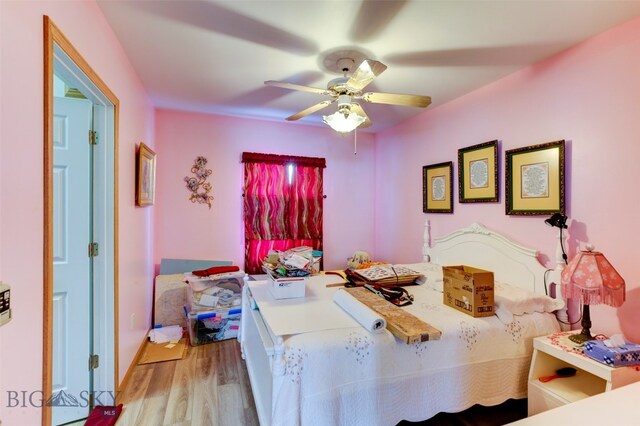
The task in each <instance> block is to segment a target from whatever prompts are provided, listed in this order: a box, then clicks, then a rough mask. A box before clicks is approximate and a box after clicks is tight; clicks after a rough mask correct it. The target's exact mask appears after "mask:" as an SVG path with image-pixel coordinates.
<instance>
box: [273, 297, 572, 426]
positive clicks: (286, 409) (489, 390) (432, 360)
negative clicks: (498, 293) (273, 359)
mask: <svg viewBox="0 0 640 426" xmlns="http://www.w3.org/2000/svg"><path fill="white" fill-rule="evenodd" d="M407 290H409V291H410V292H411V293H413V294H414V296H415V302H414V304H413V305H411V306H408V307H406V310H407V311H408V312H410V313H412V314H413V315H415V316H417V317H418V318H420V319H422V320H424V321H426V322H428V323H429V324H431V325H433V326H434V327H436V328H438V329H440V330H441V331H442V338H441V340H436V341H430V342H423V343H418V344H413V345H407V344H405V343H402V342H400V341H398V340H397V339H396V338H395V337H394V336H393V335H392V334H391V333H389V332H388V331H384V332H382V333H375V334H374V333H369V332H368V331H366V330H364V329H363V328H362V327H360V326H356V327H352V328H340V329H333V330H323V331H315V332H309V333H303V334H298V335H294V336H289V337H287V338H285V360H286V367H285V374H284V376H282V377H280V378H279V380H280V381H281V386H280V387H279V390H278V393H277V394H275V395H273V400H274V407H273V410H274V412H273V424H274V425H299V424H302V425H322V426H326V425H367V426H370V425H381V426H382V425H384V426H389V425H395V424H396V423H397V422H399V421H400V420H403V419H405V420H410V421H418V420H424V419H427V418H430V417H432V416H433V415H435V414H436V413H438V412H440V411H451V412H457V411H461V410H464V409H466V408H468V407H469V406H470V405H472V403H470V401H475V402H479V403H481V404H484V405H495V404H498V403H501V402H503V401H505V400H506V399H508V398H524V397H526V386H527V384H526V377H527V371H528V368H529V363H530V359H531V354H532V338H533V337H535V336H541V335H546V334H550V333H553V332H556V331H559V330H560V328H559V326H558V322H557V321H556V319H555V316H554V315H553V314H541V313H534V314H527V315H523V316H517V317H514V321H513V322H511V323H509V324H503V323H502V322H500V321H499V320H498V319H497V318H496V317H495V316H493V317H488V318H477V319H475V318H472V317H470V316H468V315H465V314H463V313H461V312H458V311H456V310H454V309H452V308H449V307H447V306H444V305H443V304H442V293H440V292H437V291H434V290H432V289H430V288H428V287H427V286H410V287H407ZM401 401H402V403H400V402H401ZM399 407H403V408H402V409H400V408H399Z"/></svg>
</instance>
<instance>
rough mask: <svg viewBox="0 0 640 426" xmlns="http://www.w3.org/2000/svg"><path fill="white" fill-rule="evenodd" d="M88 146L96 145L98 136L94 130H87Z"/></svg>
mask: <svg viewBox="0 0 640 426" xmlns="http://www.w3.org/2000/svg"><path fill="white" fill-rule="evenodd" d="M89 145H98V134H97V133H96V131H95V130H89Z"/></svg>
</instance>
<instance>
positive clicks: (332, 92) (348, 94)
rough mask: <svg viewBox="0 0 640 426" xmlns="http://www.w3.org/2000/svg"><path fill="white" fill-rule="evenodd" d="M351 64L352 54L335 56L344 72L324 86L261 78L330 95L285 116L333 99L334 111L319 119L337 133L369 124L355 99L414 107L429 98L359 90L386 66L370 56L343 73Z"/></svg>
mask: <svg viewBox="0 0 640 426" xmlns="http://www.w3.org/2000/svg"><path fill="white" fill-rule="evenodd" d="M354 66H355V61H354V60H353V59H352V58H341V59H338V61H337V68H338V69H339V70H340V71H342V72H343V73H344V76H343V77H338V78H334V79H333V80H331V81H330V82H329V83H328V84H327V88H326V89H320V88H316V87H309V86H302V85H299V84H293V83H287V82H283V81H274V80H268V81H265V82H264V84H266V85H267V86H275V87H282V88H284V89H291V90H299V91H303V92H311V93H317V94H319V95H325V96H330V97H331V98H330V99H327V100H324V101H322V102H319V103H317V104H315V105H313V106H310V107H309V108H307V109H304V110H302V111H300V112H298V113H296V114H293V115H291V116H289V117H287V120H288V121H295V120H298V119H300V118H302V117H305V116H307V115H309V114H313V113H314V112H316V111H319V110H321V109H323V108H326V107H328V106H329V105H331V104H333V103H335V102H337V103H338V110H337V111H336V112H335V113H334V114H331V115H329V116H323V121H324V122H325V123H327V124H328V125H329V126H331V127H332V128H333V129H334V130H336V131H338V132H341V133H346V132H350V131H352V130H354V129H355V128H356V127H361V128H364V127H369V126H371V124H372V122H371V120H370V119H369V117H368V116H367V114H366V113H365V112H364V109H363V108H362V106H360V104H359V103H358V102H357V101H359V100H363V101H365V102H370V103H374V104H387V105H403V106H412V107H418V108H426V107H427V106H429V104H431V98H430V97H429V96H421V95H403V94H396V93H379V92H366V93H363V92H362V90H363V89H364V88H365V87H366V86H367V85H368V84H369V83H371V82H372V81H373V80H374V79H375V78H376V77H377V76H379V75H380V74H382V72H384V70H386V69H387V66H386V65H385V64H383V63H382V62H378V61H375V60H373V59H365V60H363V61H362V63H361V64H360V65H359V66H358V68H356V69H355V71H353V74H351V76H350V77H347V74H348V73H349V71H351V70H352V69H353V68H354Z"/></svg>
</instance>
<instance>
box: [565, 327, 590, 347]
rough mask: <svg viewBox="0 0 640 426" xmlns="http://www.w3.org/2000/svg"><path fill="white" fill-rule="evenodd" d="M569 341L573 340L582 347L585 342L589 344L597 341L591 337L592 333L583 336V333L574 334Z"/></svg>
mask: <svg viewBox="0 0 640 426" xmlns="http://www.w3.org/2000/svg"><path fill="white" fill-rule="evenodd" d="M583 332H584V330H583ZM569 340H571V341H572V342H574V343H578V344H580V345H582V344H583V343H584V342H588V341H589V340H595V339H594V337H593V336H592V335H591V333H589V332H587V334H583V333H578V334H572V335H571V336H569Z"/></svg>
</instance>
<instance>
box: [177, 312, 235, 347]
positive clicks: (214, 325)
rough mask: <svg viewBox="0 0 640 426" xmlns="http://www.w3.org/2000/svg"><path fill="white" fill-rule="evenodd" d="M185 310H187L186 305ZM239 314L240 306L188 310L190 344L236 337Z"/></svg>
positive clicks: (194, 344)
mask: <svg viewBox="0 0 640 426" xmlns="http://www.w3.org/2000/svg"><path fill="white" fill-rule="evenodd" d="M185 310H187V308H186V307H185ZM241 314H242V309H241V308H240V306H237V307H232V308H226V309H211V310H192V311H190V312H188V313H187V323H188V324H187V329H188V330H189V340H190V342H191V345H192V346H198V345H204V344H205V343H210V342H217V341H220V340H227V339H234V338H236V337H238V330H239V328H240V316H241Z"/></svg>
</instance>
